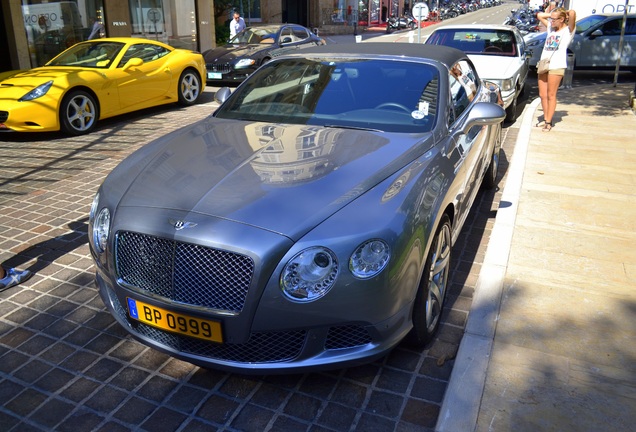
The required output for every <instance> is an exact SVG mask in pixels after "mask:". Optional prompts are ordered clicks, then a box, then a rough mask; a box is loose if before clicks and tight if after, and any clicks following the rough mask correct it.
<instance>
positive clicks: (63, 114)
mask: <svg viewBox="0 0 636 432" xmlns="http://www.w3.org/2000/svg"><path fill="white" fill-rule="evenodd" d="M98 118H99V107H98V106H97V102H95V98H94V97H93V96H92V95H91V94H90V93H87V92H85V91H84V90H72V91H70V92H69V93H68V94H67V95H66V96H64V99H63V100H62V104H61V105H60V128H61V129H62V131H64V132H66V133H67V134H69V135H83V134H87V133H89V132H90V131H92V130H93V129H94V128H95V125H96V124H97V119H98Z"/></svg>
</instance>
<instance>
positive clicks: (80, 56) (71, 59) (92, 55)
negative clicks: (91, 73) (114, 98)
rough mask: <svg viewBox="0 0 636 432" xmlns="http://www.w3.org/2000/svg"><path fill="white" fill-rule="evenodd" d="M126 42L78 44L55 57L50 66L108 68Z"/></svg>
mask: <svg viewBox="0 0 636 432" xmlns="http://www.w3.org/2000/svg"><path fill="white" fill-rule="evenodd" d="M123 46H124V44H123V43H119V42H87V43H81V44H77V45H75V46H73V47H71V48H69V49H68V50H66V51H64V52H63V53H62V54H60V55H59V56H57V57H55V58H54V59H53V60H51V61H50V62H49V63H47V65H48V66H81V67H91V68H107V67H109V66H110V65H111V62H112V61H113V59H115V58H116V57H117V55H118V54H119V52H120V51H121V49H122V48H123Z"/></svg>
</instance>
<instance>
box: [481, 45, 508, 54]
mask: <svg viewBox="0 0 636 432" xmlns="http://www.w3.org/2000/svg"><path fill="white" fill-rule="evenodd" d="M484 52H503V50H502V49H501V48H499V47H498V46H495V45H490V46H489V47H486V48H485V49H484Z"/></svg>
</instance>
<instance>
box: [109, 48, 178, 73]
mask: <svg viewBox="0 0 636 432" xmlns="http://www.w3.org/2000/svg"><path fill="white" fill-rule="evenodd" d="M169 52H170V50H168V49H167V48H164V47H162V46H159V45H153V44H143V43H142V44H135V45H131V46H130V47H129V48H128V50H127V51H126V52H125V53H124V55H123V56H122V58H121V60H120V61H119V64H118V65H117V67H124V65H125V64H126V63H128V61H129V60H130V59H131V58H140V59H142V60H143V62H144V63H149V62H152V61H155V60H158V59H160V58H161V57H163V56H165V55H166V54H168V53H169Z"/></svg>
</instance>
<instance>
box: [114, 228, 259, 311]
mask: <svg viewBox="0 0 636 432" xmlns="http://www.w3.org/2000/svg"><path fill="white" fill-rule="evenodd" d="M115 262H116V266H117V276H118V277H119V279H121V280H122V281H123V282H124V283H126V284H128V285H130V286H133V287H137V288H139V289H141V290H144V291H147V292H149V293H152V294H156V295H160V296H162V297H165V298H167V299H170V300H172V301H175V302H180V303H184V304H189V305H195V306H203V307H208V308H214V309H218V310H224V311H231V312H240V311H241V310H242V309H243V306H244V304H245V298H246V297H247V292H248V290H249V286H250V283H251V280H252V275H253V273H254V261H253V260H252V259H251V258H250V257H248V256H245V255H240V254H236V253H232V252H227V251H222V250H218V249H213V248H207V247H202V246H198V245H194V244H190V243H182V242H178V241H174V240H168V239H163V238H159V237H154V236H150V235H145V234H138V233H134V232H128V231H121V232H119V233H118V235H117V239H116V245H115Z"/></svg>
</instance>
